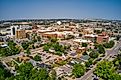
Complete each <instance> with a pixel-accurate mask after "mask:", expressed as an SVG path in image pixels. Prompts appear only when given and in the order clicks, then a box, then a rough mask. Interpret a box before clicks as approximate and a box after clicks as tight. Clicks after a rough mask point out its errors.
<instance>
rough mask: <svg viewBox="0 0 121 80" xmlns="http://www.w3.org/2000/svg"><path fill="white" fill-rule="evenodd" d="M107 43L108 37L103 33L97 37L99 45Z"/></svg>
mask: <svg viewBox="0 0 121 80" xmlns="http://www.w3.org/2000/svg"><path fill="white" fill-rule="evenodd" d="M108 41H109V36H108V35H107V34H106V33H105V32H103V33H102V34H100V35H98V37H97V43H99V44H101V43H104V42H108Z"/></svg>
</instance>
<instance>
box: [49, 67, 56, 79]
mask: <svg viewBox="0 0 121 80" xmlns="http://www.w3.org/2000/svg"><path fill="white" fill-rule="evenodd" d="M56 77H57V73H56V71H55V70H54V69H52V70H51V72H50V80H56Z"/></svg>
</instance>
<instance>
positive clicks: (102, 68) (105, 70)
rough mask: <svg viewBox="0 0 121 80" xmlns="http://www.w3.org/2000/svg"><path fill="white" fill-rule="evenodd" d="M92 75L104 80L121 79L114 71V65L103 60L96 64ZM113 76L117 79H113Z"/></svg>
mask: <svg viewBox="0 0 121 80" xmlns="http://www.w3.org/2000/svg"><path fill="white" fill-rule="evenodd" d="M94 74H95V75H97V76H99V77H101V78H103V79H105V80H120V79H121V77H120V76H119V75H118V74H117V73H116V71H115V67H114V64H113V63H112V62H110V61H105V60H103V61H101V62H100V63H98V64H97V67H96V68H95V71H94ZM114 75H115V76H116V77H117V79H116V78H114ZM113 78H114V79H113ZM119 78H120V79H119Z"/></svg>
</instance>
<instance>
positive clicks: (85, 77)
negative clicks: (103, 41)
mask: <svg viewBox="0 0 121 80" xmlns="http://www.w3.org/2000/svg"><path fill="white" fill-rule="evenodd" d="M119 48H121V41H119V42H118V43H117V44H116V45H115V46H114V47H113V48H112V49H110V50H106V55H105V56H104V57H102V59H101V61H102V60H103V59H109V58H111V57H110V56H114V55H116V54H118V51H119ZM96 65H97V64H95V65H94V66H93V68H92V69H91V70H89V71H88V72H86V73H85V74H84V75H83V76H82V77H81V78H76V80H88V79H89V78H90V77H91V76H92V75H93V71H94V69H95V68H96Z"/></svg>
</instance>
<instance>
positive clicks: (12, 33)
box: [10, 26, 18, 36]
mask: <svg viewBox="0 0 121 80" xmlns="http://www.w3.org/2000/svg"><path fill="white" fill-rule="evenodd" d="M17 27H18V26H11V27H10V29H11V36H14V35H15V34H16V30H17Z"/></svg>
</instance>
